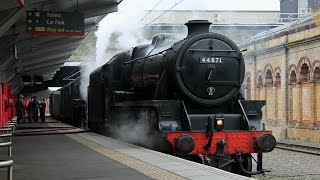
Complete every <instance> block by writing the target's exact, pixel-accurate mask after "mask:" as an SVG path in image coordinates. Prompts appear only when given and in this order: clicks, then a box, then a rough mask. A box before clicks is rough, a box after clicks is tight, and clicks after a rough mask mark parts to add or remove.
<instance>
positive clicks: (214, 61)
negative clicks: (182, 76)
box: [199, 57, 223, 64]
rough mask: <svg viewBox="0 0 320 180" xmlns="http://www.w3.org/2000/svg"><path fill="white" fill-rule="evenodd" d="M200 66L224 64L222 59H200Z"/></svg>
mask: <svg viewBox="0 0 320 180" xmlns="http://www.w3.org/2000/svg"><path fill="white" fill-rule="evenodd" d="M199 62H200V64H222V63H223V60H222V58H221V57H200V61H199Z"/></svg>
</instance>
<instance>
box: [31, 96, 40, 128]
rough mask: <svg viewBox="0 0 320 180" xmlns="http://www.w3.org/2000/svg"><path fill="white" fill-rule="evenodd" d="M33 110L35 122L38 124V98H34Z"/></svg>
mask: <svg viewBox="0 0 320 180" xmlns="http://www.w3.org/2000/svg"><path fill="white" fill-rule="evenodd" d="M32 107H33V108H32V110H33V121H34V122H35V123H37V122H38V113H39V101H38V99H37V97H36V96H34V97H33V103H32Z"/></svg>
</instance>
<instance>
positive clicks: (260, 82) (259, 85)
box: [258, 76, 263, 88]
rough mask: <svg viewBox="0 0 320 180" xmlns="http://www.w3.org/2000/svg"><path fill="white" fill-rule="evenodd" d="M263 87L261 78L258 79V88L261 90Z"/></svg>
mask: <svg viewBox="0 0 320 180" xmlns="http://www.w3.org/2000/svg"><path fill="white" fill-rule="evenodd" d="M262 86H263V82H262V76H259V77H258V88H261V87H262Z"/></svg>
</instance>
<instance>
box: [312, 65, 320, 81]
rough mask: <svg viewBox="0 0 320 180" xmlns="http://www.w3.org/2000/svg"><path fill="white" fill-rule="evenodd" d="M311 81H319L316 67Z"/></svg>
mask: <svg viewBox="0 0 320 180" xmlns="http://www.w3.org/2000/svg"><path fill="white" fill-rule="evenodd" d="M313 80H314V81H320V68H319V67H316V69H314V73H313Z"/></svg>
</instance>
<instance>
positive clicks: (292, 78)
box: [289, 71, 297, 83]
mask: <svg viewBox="0 0 320 180" xmlns="http://www.w3.org/2000/svg"><path fill="white" fill-rule="evenodd" d="M296 82H297V75H296V72H295V71H291V73H290V78H289V83H296Z"/></svg>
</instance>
